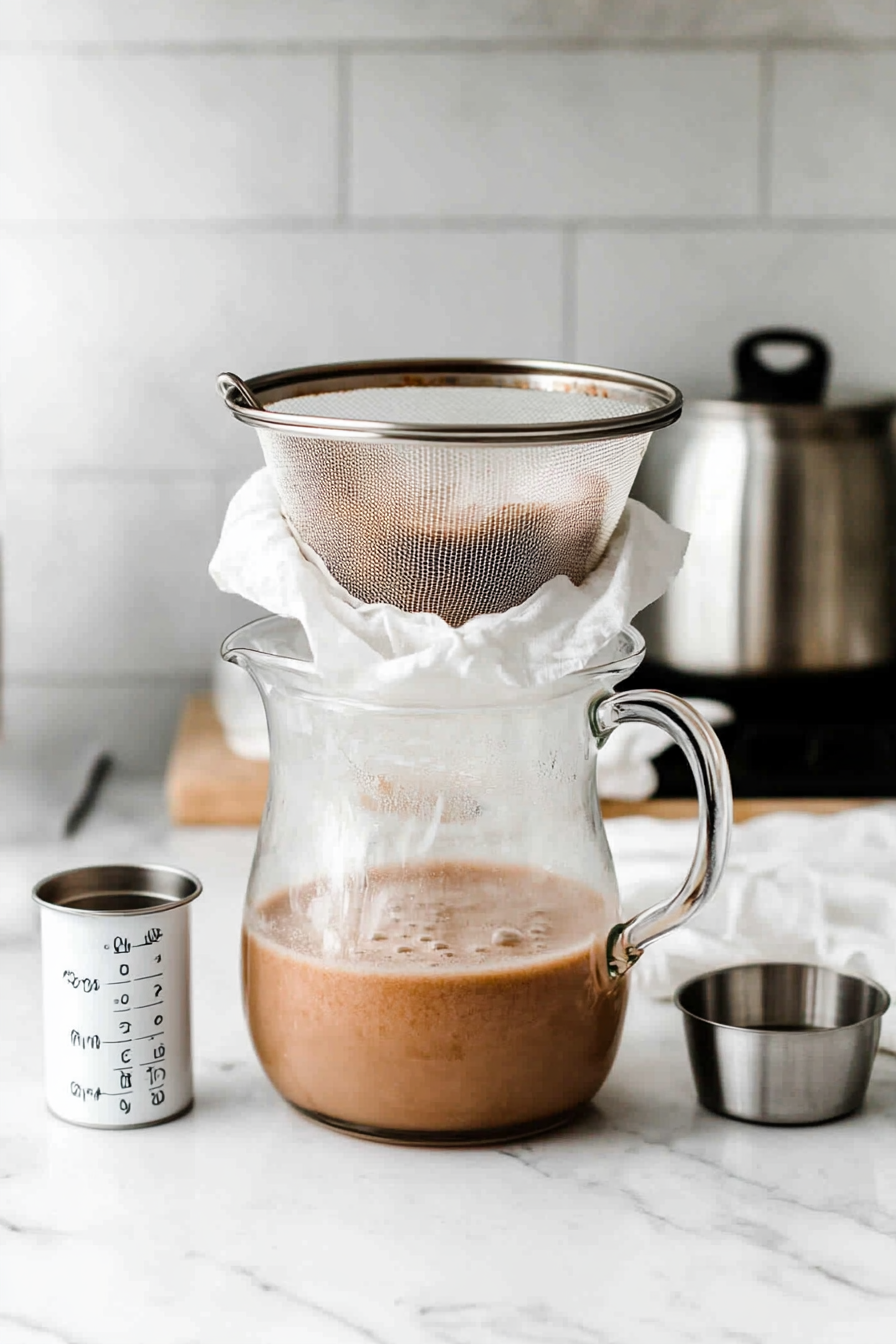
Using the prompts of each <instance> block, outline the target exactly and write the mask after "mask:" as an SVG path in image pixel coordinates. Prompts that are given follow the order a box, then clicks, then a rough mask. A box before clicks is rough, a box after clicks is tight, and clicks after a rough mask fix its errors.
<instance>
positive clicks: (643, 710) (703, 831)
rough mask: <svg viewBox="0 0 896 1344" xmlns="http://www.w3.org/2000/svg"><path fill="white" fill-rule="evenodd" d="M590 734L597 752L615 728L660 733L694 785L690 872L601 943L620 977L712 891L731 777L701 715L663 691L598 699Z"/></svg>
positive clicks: (720, 864) (726, 831)
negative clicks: (647, 727)
mask: <svg viewBox="0 0 896 1344" xmlns="http://www.w3.org/2000/svg"><path fill="white" fill-rule="evenodd" d="M589 719H590V723H591V731H592V732H593V733H594V736H595V738H596V740H597V745H598V748H600V747H602V746H603V744H604V743H605V742H606V740H607V738H608V737H609V735H610V733H612V731H613V729H614V728H618V726H619V724H621V723H650V724H653V726H654V727H655V728H662V729H663V730H664V731H665V732H667V733H668V734H669V736H670V737H671V738H672V741H673V742H674V743H675V744H676V745H677V746H679V747H681V749H682V751H683V752H684V754H685V757H686V758H687V762H688V765H689V766H690V767H691V770H692V771H693V773H694V781H695V783H696V785H697V806H698V828H699V829H698V836H697V849H696V852H695V854H694V859H693V862H692V863H691V868H690V872H689V873H688V875H687V877H686V878H685V880H684V882H683V883H682V885H681V887H680V888H679V890H678V891H677V892H676V893H675V895H674V896H670V897H669V899H668V900H666V901H660V902H659V903H658V904H657V905H652V906H650V908H649V909H648V910H642V911H641V913H640V914H638V915H635V916H634V917H633V918H632V919H628V920H626V921H625V923H624V924H617V925H616V927H615V928H614V929H611V931H610V935H609V937H608V939H607V965H608V968H609V973H610V976H611V977H616V976H620V975H624V974H625V972H626V971H628V970H629V969H630V968H631V967H632V966H633V965H634V964H635V962H636V961H637V960H638V958H639V957H640V955H641V953H642V952H643V951H644V949H645V948H646V947H648V946H649V945H650V944H651V943H652V942H654V941H655V940H656V939H657V938H662V936H663V934H664V933H669V932H670V931H671V930H672V929H676V928H678V927H679V925H681V924H685V923H686V922H687V921H688V920H689V919H691V918H692V917H693V916H694V915H696V913H697V911H698V910H699V909H700V908H701V907H702V906H704V905H705V904H706V902H707V901H708V900H709V898H710V897H711V896H712V894H713V892H714V891H715V889H716V887H717V886H718V882H719V878H720V877H721V875H722V869H723V868H724V866H725V859H726V857H727V854H728V845H729V842H730V840H731V814H732V805H731V777H730V775H729V773H728V762H727V761H726V759H725V753H724V751H723V750H722V744H721V742H720V741H719V739H718V738H717V737H716V734H715V733H714V732H713V730H712V728H711V727H710V726H709V724H708V723H707V722H706V720H705V719H704V718H703V716H702V715H700V714H698V713H697V711H696V710H695V709H693V708H692V706H691V705H689V704H688V702H687V701H686V700H680V699H679V697H678V696H677V695H669V694H668V693H667V692H666V691H619V692H617V693H616V694H614V695H608V696H605V697H598V698H597V699H595V700H593V701H592V702H591V705H590V708H589Z"/></svg>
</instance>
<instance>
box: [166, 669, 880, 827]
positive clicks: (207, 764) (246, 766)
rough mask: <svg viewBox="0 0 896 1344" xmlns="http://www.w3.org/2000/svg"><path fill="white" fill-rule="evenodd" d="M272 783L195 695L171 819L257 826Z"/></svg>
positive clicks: (173, 782)
mask: <svg viewBox="0 0 896 1344" xmlns="http://www.w3.org/2000/svg"><path fill="white" fill-rule="evenodd" d="M267 785H268V766H267V761H247V760H244V759H243V757H241V756H235V755H234V753H233V752H232V751H231V750H230V748H229V747H228V746H227V743H226V742H225V740H224V732H223V729H222V728H221V725H220V723H219V722H218V717H217V715H216V713H215V709H214V705H213V704H212V698H211V696H210V695H192V696H190V697H189V699H188V700H187V701H186V703H185V705H184V709H183V714H182V715H181V721H180V726H179V728H178V732H177V737H176V738H175V741H174V746H173V747H172V750H171V756H170V757H169V760H168V772H167V776H166V780H165V790H166V796H167V799H168V812H169V814H170V816H171V820H172V821H173V822H175V823H176V824H178V825H181V826H257V825H258V823H259V821H260V820H261V813H262V810H263V808H264V800H265V794H266V792H267ZM879 801H880V800H879V799H875V798H739V799H737V800H736V801H735V804H734V819H735V821H748V820H749V819H750V817H758V816H762V815H763V814H764V813H766V812H819V813H825V812H841V811H843V810H844V809H845V808H848V807H862V806H863V805H865V804H867V803H872V802H879ZM601 811H602V812H603V815H604V816H605V817H608V818H609V817H628V816H642V817H672V818H677V817H693V816H695V815H696V811H697V804H696V802H695V801H694V800H693V799H690V798H652V799H649V800H648V801H647V802H645V803H622V802H615V801H614V800H613V799H610V798H605V799H602V800H601Z"/></svg>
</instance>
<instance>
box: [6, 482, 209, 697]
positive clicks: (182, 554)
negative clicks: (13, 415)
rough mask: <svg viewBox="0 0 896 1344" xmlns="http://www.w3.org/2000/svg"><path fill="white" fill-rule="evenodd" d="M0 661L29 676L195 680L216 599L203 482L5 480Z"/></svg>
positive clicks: (205, 659)
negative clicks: (177, 676)
mask: <svg viewBox="0 0 896 1344" xmlns="http://www.w3.org/2000/svg"><path fill="white" fill-rule="evenodd" d="M4 492H5V496H6V517H5V523H4V527H5V533H4V538H3V543H4V577H5V579H6V593H5V602H4V612H3V619H4V646H5V647H4V654H5V663H6V668H7V670H8V671H9V672H10V673H11V674H13V675H14V676H18V677H19V678H20V679H27V678H28V677H29V676H38V677H50V676H52V677H54V678H63V677H65V676H75V677H78V676H84V677H88V678H89V677H90V676H91V675H96V676H105V677H114V676H119V677H120V676H127V675H132V676H137V675H139V676H144V677H147V676H151V675H152V674H153V673H156V672H158V673H193V672H203V671H204V670H205V669H206V668H207V667H208V666H209V663H210V660H211V656H212V652H213V641H212V638H211V630H212V627H213V622H214V618H215V612H216V611H218V612H220V611H221V609H222V608H221V605H220V604H221V602H222V599H221V598H220V595H219V594H218V593H217V590H216V589H215V587H214V585H213V583H212V581H211V579H210V578H209V577H208V574H207V572H206V571H207V567H208V562H209V559H210V558H211V554H212V549H213V547H214V545H215V542H216V540H217V535H218V525H219V522H220V517H219V492H218V489H217V486H216V483H215V482H214V481H213V480H212V479H211V478H208V479H206V478H202V477H184V476H177V475H158V476H155V477H151V476H147V477H142V478H118V479H116V478H110V477H108V476H104V475H99V474H84V475H81V474H77V473H59V472H34V473H31V472H7V473H6V479H5V485H4Z"/></svg>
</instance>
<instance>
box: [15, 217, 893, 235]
mask: <svg viewBox="0 0 896 1344" xmlns="http://www.w3.org/2000/svg"><path fill="white" fill-rule="evenodd" d="M558 229H560V230H562V229H573V230H577V231H581V230H589V231H592V232H600V231H602V230H604V231H612V230H625V231H629V232H630V231H634V232H643V233H652V232H657V233H666V232H668V233H676V232H678V233H680V232H689V231H692V230H700V229H706V230H713V231H719V230H736V231H739V232H745V233H750V232H763V231H772V230H785V231H807V232H808V231H812V232H820V233H825V232H832V233H836V232H838V231H840V230H845V229H853V230H868V231H872V232H874V231H878V230H885V231H886V230H896V214H894V215H883V216H862V215H830V216H828V217H826V218H820V217H817V216H807V215H781V214H779V215H775V216H774V217H771V216H769V217H758V216H757V215H755V214H752V215H677V216H673V215H575V216H550V215H531V216H522V217H521V216H514V215H454V216H451V215H433V216H429V217H423V216H409V215H394V216H393V215H383V216H374V215H355V216H352V217H348V216H346V217H345V218H339V217H337V216H319V217H315V218H310V217H303V216H265V217H258V218H255V219H241V220H234V219H227V218H225V217H219V216H210V217H208V218H205V219H195V220H191V219H121V220H102V219H92V220H77V219H75V220H73V219H35V220H5V221H4V220H0V238H3V237H6V238H11V239H14V240H15V239H24V240H27V241H32V240H33V239H35V238H58V237H63V238H71V237H77V236H90V235H95V236H100V237H106V236H110V235H111V236H114V235H120V236H128V235H132V234H137V233H142V234H145V235H147V236H151V235H153V234H155V235H160V236H167V235H171V234H177V233H182V234H197V235H202V234H204V233H214V234H219V235H220V234H234V235H241V234H242V235H249V234H262V233H282V234H303V233H304V234H326V235H333V234H340V233H345V234H378V233H388V232H401V233H476V232H480V233H546V232H552V233H556V231H557V230H558Z"/></svg>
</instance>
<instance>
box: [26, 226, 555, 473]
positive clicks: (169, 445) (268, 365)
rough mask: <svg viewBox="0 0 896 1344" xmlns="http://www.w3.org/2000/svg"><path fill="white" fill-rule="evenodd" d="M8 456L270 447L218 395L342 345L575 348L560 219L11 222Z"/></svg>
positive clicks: (230, 459) (390, 350)
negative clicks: (503, 225)
mask: <svg viewBox="0 0 896 1344" xmlns="http://www.w3.org/2000/svg"><path fill="white" fill-rule="evenodd" d="M0 296H2V302H0V348H2V350H3V359H2V360H0V417H2V420H0V423H2V433H3V455H4V460H5V463H6V465H7V467H10V468H13V469H17V468H24V469H31V470H34V469H40V470H46V469H48V468H50V467H57V466H58V467H74V466H77V467H91V468H103V469H109V470H113V471H123V472H128V471H135V470H146V469H156V468H165V469H170V470H173V471H178V470H187V471H194V470H196V469H203V470H208V469H224V468H227V469H230V468H234V469H237V470H239V471H242V472H244V474H245V475H248V474H249V472H250V471H251V470H252V469H253V468H254V467H255V466H256V465H259V464H260V460H261V459H260V451H259V449H258V446H257V440H256V438H255V435H254V433H253V432H252V431H251V430H250V429H247V428H246V427H245V426H242V425H237V424H236V423H235V422H234V421H233V420H232V418H231V417H230V415H229V414H228V413H227V411H226V410H225V408H224V406H223V404H222V403H221V402H220V401H219V400H218V397H217V395H216V393H215V377H216V375H217V374H218V373H220V372H221V371H222V370H223V369H225V368H229V369H233V370H234V371H235V372H237V373H239V374H241V375H243V376H250V375H252V374H256V373H263V372H267V371H270V370H272V369H278V368H289V367H290V366H292V365H296V364H303V363H316V362H321V361H325V360H329V359H352V358H366V357H385V356H388V355H396V354H398V355H423V354H473V353H480V354H508V353H509V354H515V353H524V352H530V353H535V354H538V355H543V356H544V357H545V358H551V357H556V356H557V355H558V354H559V353H560V347H561V341H562V332H561V324H562V314H561V244H560V239H559V237H558V236H557V235H556V234H554V233H552V232H549V231H547V232H532V233H530V232H526V233H501V232H499V231H490V232H489V231H475V232H469V233H468V232H453V233H451V232H445V231H438V230H436V231H429V230H421V231H419V232H401V233H392V232H383V233H378V232H367V233H353V232H326V233H324V232H316V231H315V232H311V233H301V232H300V233H285V232H284V233H272V232H262V233H255V232H251V231H243V232H239V231H237V232H226V231H218V232H213V231H210V230H203V231H202V232H198V231H190V230H187V231H176V232H160V231H149V232H146V231H143V232H118V233H115V232H112V233H104V232H99V231H87V232H84V231H80V232H76V233H69V234H66V235H59V234H57V233H55V232H44V233H40V234H34V233H32V234H24V235H23V236H21V237H11V236H7V237H3V238H0Z"/></svg>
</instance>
